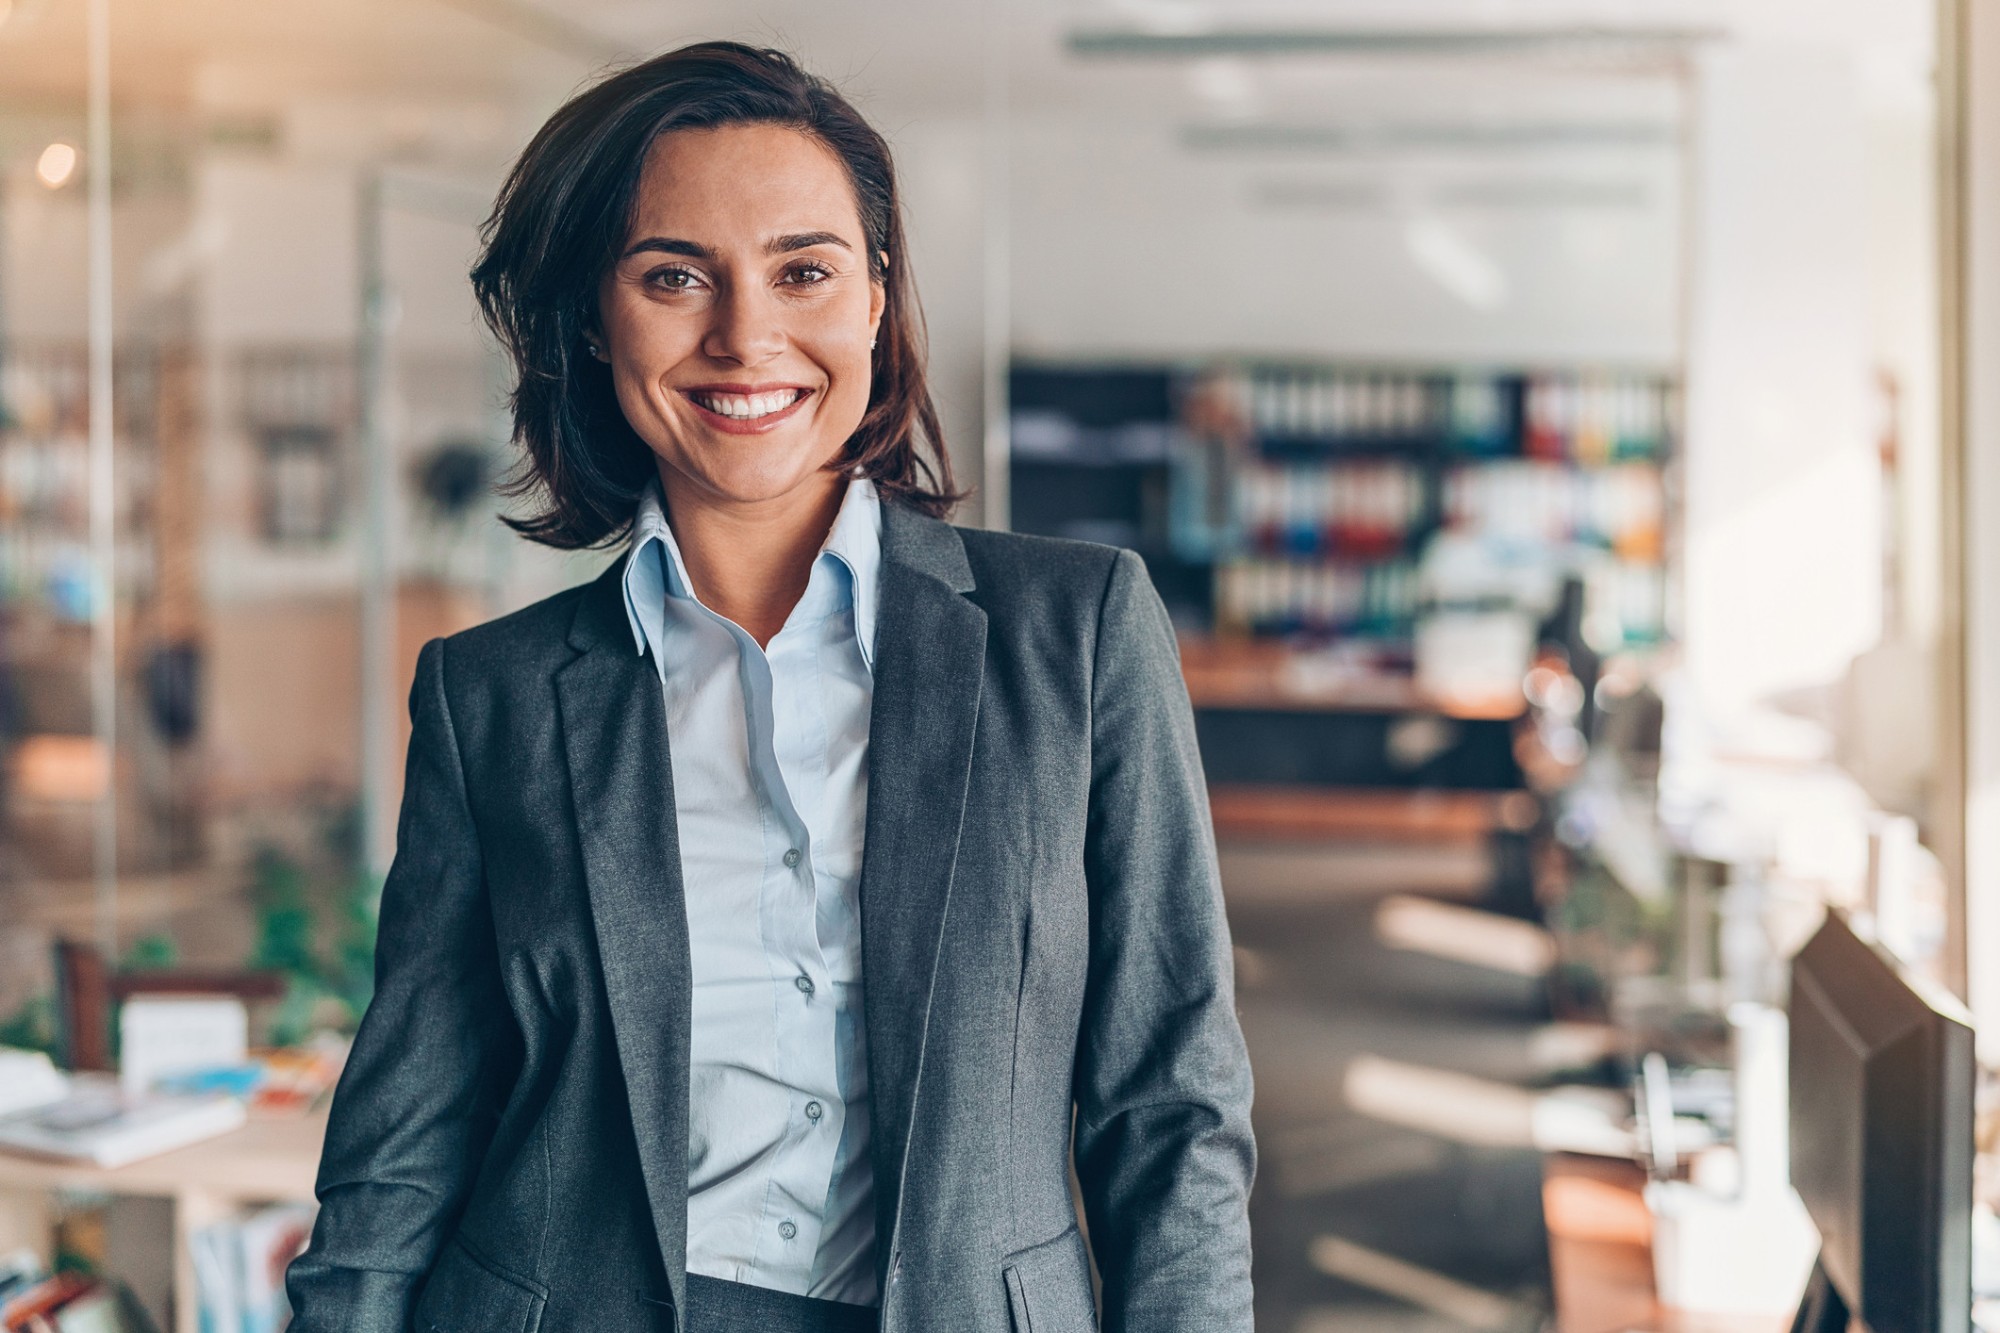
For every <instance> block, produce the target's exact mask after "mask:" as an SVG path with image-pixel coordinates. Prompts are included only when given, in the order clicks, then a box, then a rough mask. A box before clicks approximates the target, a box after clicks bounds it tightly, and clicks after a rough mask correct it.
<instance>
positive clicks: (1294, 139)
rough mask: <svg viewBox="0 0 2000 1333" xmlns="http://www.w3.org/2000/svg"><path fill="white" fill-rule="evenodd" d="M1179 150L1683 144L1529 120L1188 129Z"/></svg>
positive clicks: (1649, 132) (1631, 132)
mask: <svg viewBox="0 0 2000 1333" xmlns="http://www.w3.org/2000/svg"><path fill="white" fill-rule="evenodd" d="M1180 138H1181V147H1183V148H1186V149H1189V150H1192V151H1195V152H1205V153H1212V152H1238V153H1245V152H1247V153H1261V152H1293V153H1297V152H1304V153H1362V152H1384V151H1410V150H1426V151H1433V152H1465V151H1475V152H1494V151H1506V152H1519V151H1524V150H1531V149H1548V148H1585V149H1594V148H1617V149H1631V148H1657V149H1670V148H1674V147H1676V146H1677V145H1678V144H1679V143H1680V130H1679V127H1677V126H1675V125H1674V124H1672V123H1670V122H1667V121H1652V120H1645V121H1570V122H1562V121H1528V122H1516V123H1512V124H1505V123H1502V124H1490V125H1480V124H1471V123H1465V124H1450V123H1435V124H1420V123H1418V124H1387V125H1367V126H1363V125H1297V124H1294V125H1284V124H1269V123H1266V124H1251V125H1188V126H1185V127H1183V128H1182V130H1181V136H1180Z"/></svg>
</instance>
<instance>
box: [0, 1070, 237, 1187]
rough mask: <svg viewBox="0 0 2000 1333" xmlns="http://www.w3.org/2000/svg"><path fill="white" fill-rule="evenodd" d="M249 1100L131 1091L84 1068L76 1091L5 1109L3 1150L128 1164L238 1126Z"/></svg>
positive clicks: (73, 1084) (72, 1086)
mask: <svg viewBox="0 0 2000 1333" xmlns="http://www.w3.org/2000/svg"><path fill="white" fill-rule="evenodd" d="M246 1118H247V1117H246V1114H245V1112H244V1109H243V1103H242V1101H240V1100H239V1099H237V1098H235V1097H231V1096H228V1095H227V1094H220V1093H195V1094H175V1093H164V1092H160V1093H128V1092H125V1091H124V1090H122V1089H121V1088H120V1087H119V1086H118V1083H117V1080H116V1079H113V1078H109V1077H105V1076H102V1075H89V1074H79V1075H76V1076H74V1077H72V1078H71V1079H70V1081H69V1090H68V1094H67V1095H66V1096H64V1097H63V1098H62V1099H61V1100H59V1101H54V1102H49V1103H46V1104H44V1105H40V1106H36V1107H33V1108H31V1109H29V1110H25V1111H17V1112H15V1113H14V1114H12V1115H7V1116H0V1150H5V1151H8V1152H18V1153H24V1154H26V1155H28V1156H31V1157H46V1158H51V1159H54V1160H57V1161H65V1162H86V1163H89V1164H90V1165H92V1166H101V1167H116V1166H124V1165H126V1164H127V1163H130V1162H136V1161H139V1160H140V1159H142V1158H146V1157H152V1156H155V1155H157V1154H159V1153H163V1152H170V1151H172V1150H173V1149H175V1148H183V1147H186V1146H187V1145H188V1144H190V1143H199V1142H200V1141H201V1140H203V1139H209V1138H214V1137H215V1136H216V1135H218V1134H226V1133H228V1132H229V1131H230V1130H232V1129H235V1128H237V1127H238V1126H239V1125H241V1124H242V1123H243V1122H244V1120H245V1119H246Z"/></svg>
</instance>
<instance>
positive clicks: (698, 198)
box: [633, 124, 863, 246]
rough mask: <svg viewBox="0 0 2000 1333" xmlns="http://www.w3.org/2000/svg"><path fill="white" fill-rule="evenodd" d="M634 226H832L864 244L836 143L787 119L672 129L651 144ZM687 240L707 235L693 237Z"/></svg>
mask: <svg viewBox="0 0 2000 1333" xmlns="http://www.w3.org/2000/svg"><path fill="white" fill-rule="evenodd" d="M633 222H634V230H635V231H649V230H654V229H656V228H658V227H660V226H679V227H682V228H687V227H694V226H705V227H709V228H718V229H723V230H726V231H728V232H729V233H731V234H732V235H737V234H754V235H755V238H756V239H758V240H760V241H761V240H762V239H765V238H766V237H767V236H769V235H778V234H786V233H798V232H806V231H830V232H835V233H837V234H839V235H842V236H844V237H846V238H847V239H848V240H849V241H850V242H851V243H853V244H855V245H857V246H858V245H859V244H860V243H861V242H862V240H863V237H862V225H861V218H860V212H859V209H858V207H857V206H856V202H855V197H854V188H853V184H852V182H850V180H849V179H848V175H847V170H846V168H845V166H844V165H843V164H842V163H841V160H840V158H839V157H838V156H836V155H835V154H834V152H833V150H832V149H830V148H828V147H827V146H826V144H824V143H823V142H821V141H820V140H819V139H818V138H816V137H814V136H813V135H810V134H807V133H805V132H804V131H802V130H798V129H794V128H792V127H791V126H788V125H768V124H750V125H725V126H720V127H718V128H714V129H691V130H673V131H670V132H668V133H666V134H662V135H660V136H659V137H658V138H657V139H655V140H654V141H653V145H652V147H651V148H650V149H649V150H648V151H647V154H646V164H645V168H644V170H643V171H642V172H641V174H640V178H639V191H638V196H637V198H636V199H634V201H633ZM690 239H697V240H698V239H702V238H699V237H691V238H690Z"/></svg>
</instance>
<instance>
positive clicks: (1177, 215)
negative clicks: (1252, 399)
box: [1010, 117, 1680, 366]
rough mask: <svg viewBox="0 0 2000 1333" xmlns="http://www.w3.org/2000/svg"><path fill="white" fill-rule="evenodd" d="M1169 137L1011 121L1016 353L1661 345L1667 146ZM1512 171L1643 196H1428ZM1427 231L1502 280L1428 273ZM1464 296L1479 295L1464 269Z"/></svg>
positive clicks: (1433, 356) (1165, 132)
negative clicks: (1232, 143) (1212, 147)
mask: <svg viewBox="0 0 2000 1333" xmlns="http://www.w3.org/2000/svg"><path fill="white" fill-rule="evenodd" d="M1178 131H1179V125H1178V124H1177V123H1174V122H1171V121H1165V120H1163V121H1162V122H1160V123H1157V124H1150V125H1149V124H1136V125H1134V124H1118V123H1109V124H1105V123H1094V124H1076V123H1073V122H1064V121H1056V120H1050V119H1040V118H1034V117H1027V118H1023V119H1022V120H1020V121H1017V123H1016V124H1015V126H1014V131H1013V134H1014V151H1013V154H1012V173H1013V185H1014V190H1013V196H1012V199H1011V201H1010V203H1011V224H1012V231H1013V243H1012V247H1011V252H1012V267H1013V279H1012V300H1013V327H1014V342H1015V346H1016V347H1017V348H1018V349H1020V350H1022V351H1024V352H1027V353H1029V354H1033V355H1050V356H1054V355H1062V356H1085V357H1087V356H1101V355H1131V356H1166V357H1174V356H1207V355H1212V354H1214V353H1216V352H1228V351H1240V352H1252V353H1256V352H1264V353H1271V354H1274V355H1326V356H1342V357H1357V358H1366V359H1378V360H1379V359H1406V360H1415V361H1446V362H1449V361H1470V362H1496V363H1501V364H1506V365H1522V364H1533V363H1537V362H1564V363H1570V362H1577V361H1585V362H1591V363H1599V364H1602V363H1607V362H1610V363H1619V362H1625V363H1638V364H1645V365H1660V366H1664V365H1669V364H1671V363H1672V362H1673V360H1674V358H1675V348H1676V342H1677V338H1678V316H1677V264H1678V257H1679V255H1678V222H1679V211H1680V209H1679V193H1678V184H1677V163H1676V155H1675V154H1674V152H1673V151H1672V149H1671V148H1664V149H1645V150H1641V151H1639V152H1637V153H1634V152H1630V151H1625V152H1616V153H1611V154H1606V153H1605V152H1603V151H1602V150H1599V151H1597V152H1595V153H1590V154H1583V153H1574V152H1571V153H1560V154H1550V153H1540V154H1534V155H1526V156H1522V155H1506V156H1497V157H1496V156H1493V155H1481V156H1477V157H1466V156H1460V157H1459V158H1457V159H1451V158H1442V159H1440V158H1436V157H1431V158H1424V159H1409V158H1404V159H1400V160H1394V161H1385V160H1380V159H1376V160H1370V159H1368V158H1366V157H1363V158H1361V159H1360V160H1355V159H1353V158H1345V157H1326V158H1320V157H1309V158H1305V159H1303V160H1301V159H1300V158H1299V156H1298V155H1296V154H1283V153H1278V154H1273V153H1268V152H1266V153H1260V154H1238V153H1214V152H1198V151H1190V150H1189V149H1186V148H1184V147H1183V146H1182V145H1181V144H1180V142H1179V140H1178ZM1522 180H1528V181H1556V182H1578V181H1582V182H1588V183H1591V184H1594V185H1597V186H1599V187H1611V188H1617V189H1623V190H1625V191H1627V192H1628V193H1629V194H1630V195H1631V196H1632V197H1633V198H1634V200H1635V201H1636V202H1633V203H1630V204H1618V203H1611V204H1602V203H1598V204H1588V205H1580V206H1567V207H1560V206H1557V207H1550V206H1542V207H1532V206H1531V207H1523V206H1499V207H1495V206H1490V205H1489V206H1483V207H1480V206H1466V205H1463V204H1452V203H1449V202H1439V197H1440V195H1441V194H1446V195H1447V197H1448V190H1449V187H1451V186H1452V185H1463V184H1465V183H1467V182H1472V183H1490V182H1503V183H1505V182H1520V181H1522ZM1273 194H1278V195H1281V196H1284V197H1285V198H1288V199H1290V200H1292V201H1294V202H1290V203H1285V202H1278V203H1274V202H1271V201H1270V196H1272V195H1273ZM1440 237H1443V238H1444V239H1443V242H1442V243H1443V244H1444V245H1446V246H1448V247H1456V249H1457V251H1458V252H1459V254H1460V256H1461V257H1463V258H1465V262H1466V263H1468V264H1470V265H1472V266H1474V267H1475V271H1476V270H1477V266H1479V265H1484V266H1486V271H1487V272H1488V274H1490V276H1491V277H1492V278H1494V279H1497V281H1496V282H1495V283H1494V285H1493V287H1492V288H1491V298H1492V299H1490V300H1484V301H1483V302H1482V301H1481V300H1468V299H1467V296H1466V295H1465V294H1463V293H1455V292H1454V291H1453V290H1452V288H1451V287H1450V286H1449V285H1447V284H1446V283H1442V282H1440V280H1439V278H1438V277H1437V276H1436V273H1435V269H1434V268H1432V269H1427V268H1426V266H1425V261H1424V258H1423V257H1421V255H1420V254H1419V250H1421V249H1423V248H1425V247H1429V248H1430V250H1431V251H1432V252H1433V253H1434V252H1435V249H1436V248H1437V246H1438V245H1439V244H1440V240H1439V238H1440ZM1434 263H1435V260H1433V264H1434ZM1472 294H1473V295H1474V296H1484V295H1485V294H1483V293H1480V292H1479V291H1478V290H1477V287H1476V284H1475V288H1474V291H1473V293H1472Z"/></svg>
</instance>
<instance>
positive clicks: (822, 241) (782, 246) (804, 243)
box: [764, 231, 854, 255]
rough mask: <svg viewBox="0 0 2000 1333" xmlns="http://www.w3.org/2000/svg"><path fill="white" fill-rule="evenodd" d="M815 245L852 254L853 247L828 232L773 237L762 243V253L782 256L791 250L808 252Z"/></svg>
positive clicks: (807, 232) (808, 232) (809, 232)
mask: <svg viewBox="0 0 2000 1333" xmlns="http://www.w3.org/2000/svg"><path fill="white" fill-rule="evenodd" d="M815 245H837V246H839V247H840V248H841V249H843V250H846V251H848V252H849V253H850V254H851V253H853V250H854V247H853V246H851V245H849V244H848V243H847V242H846V241H844V240H842V239H841V238H840V237H839V236H838V235H836V234H835V233H833V232H830V231H798V232H793V233H792V234H791V235H789V236H773V237H772V238H771V239H770V240H768V241H766V242H764V253H765V254H767V255H782V254H786V253H788V252H790V251H793V250H810V249H812V248H813V247H814V246H815Z"/></svg>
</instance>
